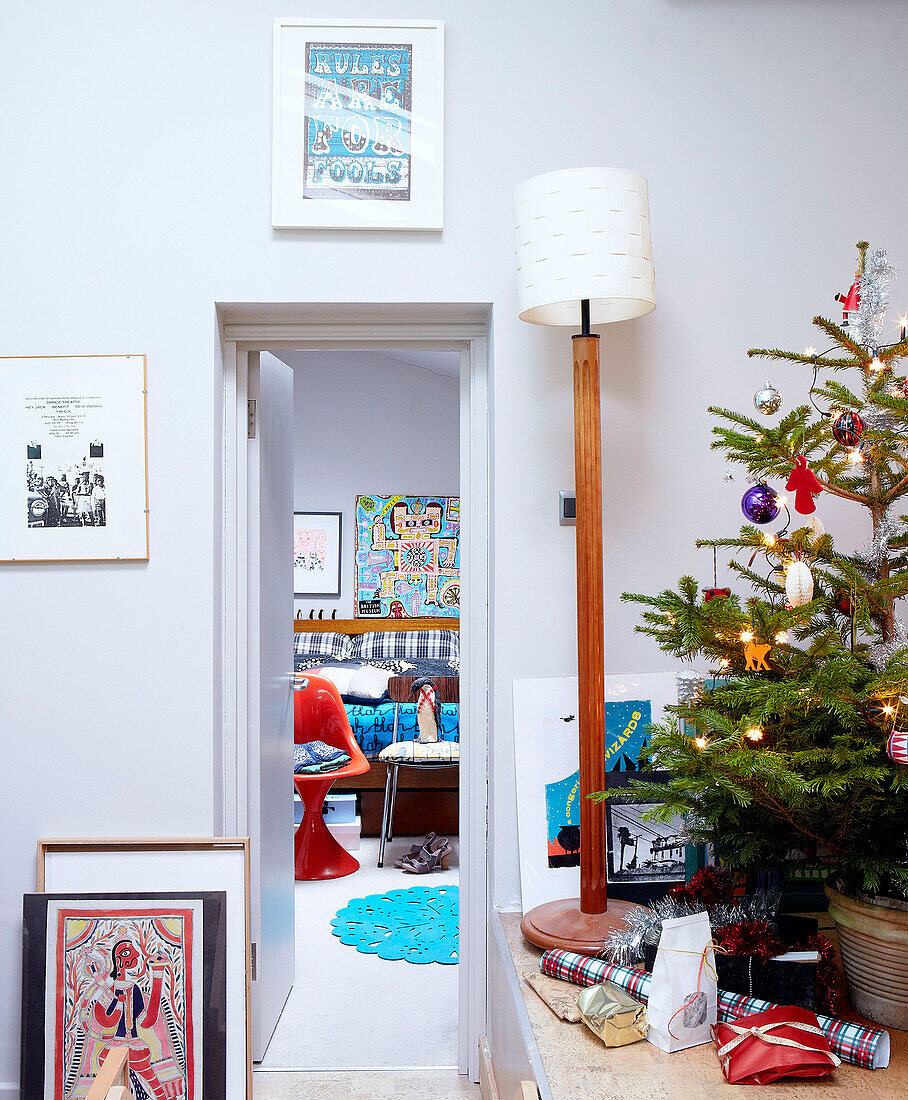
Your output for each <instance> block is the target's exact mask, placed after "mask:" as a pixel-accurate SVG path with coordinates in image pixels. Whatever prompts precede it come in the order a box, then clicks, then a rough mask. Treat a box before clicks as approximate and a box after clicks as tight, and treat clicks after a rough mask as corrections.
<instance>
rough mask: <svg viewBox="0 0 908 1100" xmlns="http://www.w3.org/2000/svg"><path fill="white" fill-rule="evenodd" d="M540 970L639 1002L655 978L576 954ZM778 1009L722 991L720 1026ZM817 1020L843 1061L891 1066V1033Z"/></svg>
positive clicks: (553, 956) (554, 956)
mask: <svg viewBox="0 0 908 1100" xmlns="http://www.w3.org/2000/svg"><path fill="white" fill-rule="evenodd" d="M539 969H540V970H541V971H542V973H543V974H548V975H549V976H550V977H552V978H561V979H562V980H563V981H567V982H574V984H575V985H596V984H597V983H598V982H606V981H608V982H614V983H615V985H620V986H621V988H622V989H625V990H627V992H628V993H630V995H631V996H632V997H636V998H637V999H638V1000H641V1001H646V1000H647V999H648V997H649V984H650V979H651V975H649V974H647V972H646V971H645V970H637V969H635V968H634V967H630V966H616V965H615V964H613V963H607V962H603V960H602V959H591V958H588V957H587V956H586V955H577V954H575V953H574V952H573V951H546V952H545V954H544V955H543V956H542V958H541V959H540V960H539ZM777 1007H778V1006H777V1005H773V1004H770V1003H769V1001H762V1000H760V999H758V998H757V997H747V996H745V995H744V994H739V993H726V992H725V991H724V990H722V989H720V990H719V1022H720V1023H728V1022H729V1021H730V1020H737V1019H739V1018H740V1017H741V1016H749V1015H750V1014H751V1013H754V1012H767V1011H768V1010H769V1009H772V1008H777ZM817 1021H818V1023H819V1025H820V1030H821V1031H822V1032H823V1034H824V1035H825V1036H826V1041H827V1042H828V1043H829V1046H830V1047H831V1049H832V1050H833V1052H834V1053H835V1054H837V1055H838V1056H839V1057H840V1058H841V1059H842V1061H843V1062H850V1063H851V1065H853V1066H860V1067H861V1069H885V1068H886V1066H888V1065H889V1033H888V1032H886V1031H883V1029H882V1028H878V1027H865V1026H864V1025H863V1024H853V1023H849V1022H848V1021H847V1020H834V1019H833V1018H832V1017H831V1016H817Z"/></svg>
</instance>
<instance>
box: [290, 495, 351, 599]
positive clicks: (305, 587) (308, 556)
mask: <svg viewBox="0 0 908 1100" xmlns="http://www.w3.org/2000/svg"><path fill="white" fill-rule="evenodd" d="M343 520H344V516H343V513H342V512H294V513H293V595H294V597H295V598H297V599H304V598H305V597H307V596H324V597H327V598H337V597H339V596H340V593H341V535H342V532H343Z"/></svg>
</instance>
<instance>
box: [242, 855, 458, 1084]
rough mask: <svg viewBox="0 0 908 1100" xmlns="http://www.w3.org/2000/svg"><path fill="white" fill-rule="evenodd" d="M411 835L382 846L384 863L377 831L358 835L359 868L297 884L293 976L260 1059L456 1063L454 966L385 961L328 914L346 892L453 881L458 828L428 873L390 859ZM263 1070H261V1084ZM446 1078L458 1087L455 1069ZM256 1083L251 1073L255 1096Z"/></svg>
mask: <svg viewBox="0 0 908 1100" xmlns="http://www.w3.org/2000/svg"><path fill="white" fill-rule="evenodd" d="M414 842H415V838H412V837H401V838H397V839H395V840H393V841H392V842H391V843H390V844H389V845H388V846H387V848H386V851H385V866H384V867H382V868H378V867H376V866H375V861H376V859H377V858H378V840H377V839H364V840H363V842H362V847H361V848H360V850H359V851H358V852H355V853H354V855H355V856H356V858H357V859H358V860H359V861H360V863H361V865H362V866H361V867H360V869H359V871H357V872H356V873H355V874H353V875H348V876H347V877H346V878H341V879H330V880H328V881H327V882H298V883H297V884H296V979H295V981H294V985H293V990H292V992H291V994H290V996H289V998H288V999H287V1004H286V1005H285V1006H284V1011H283V1012H282V1013H281V1018H280V1020H279V1021H278V1025H277V1027H276V1028H275V1031H274V1035H273V1036H272V1039H271V1042H270V1043H269V1045H268V1049H267V1051H266V1052H265V1057H264V1059H263V1060H262V1062H261V1063H260V1066H258V1067H257V1068H258V1069H262V1070H321V1069H339V1070H345V1069H387V1068H390V1067H440V1068H447V1067H454V1066H456V1065H457V982H458V969H459V968H458V967H457V966H442V965H440V964H438V963H430V964H427V965H422V966H416V965H414V964H413V963H408V962H404V961H400V962H388V961H385V960H384V959H380V958H378V957H377V956H375V955H363V954H361V953H360V952H359V951H357V950H356V949H355V948H354V947H347V946H345V945H344V944H342V943H341V942H340V940H339V939H338V938H337V937H336V936H333V935H332V934H331V918H332V917H333V916H334V915H335V913H336V912H337V911H338V909H340V908H342V907H343V906H344V905H346V903H347V902H348V901H349V900H350V899H351V898H355V897H365V896H366V895H367V894H375V893H379V892H381V891H383V890H393V889H407V888H409V887H411V886H428V885H430V884H431V885H433V886H440V885H442V884H446V883H456V882H457V862H458V845H457V838H456V837H452V838H451V843H452V845H453V847H454V856H453V858H452V860H451V863H450V866H449V868H448V870H447V871H439V872H435V873H434V874H432V875H428V876H427V875H407V874H404V872H403V871H399V870H397V869H396V868H395V867H394V859H395V858H399V856H400V855H402V854H404V853H405V852H406V851H407V850H408V849H409V847H410V845H411V844H412V843H414ZM269 1076H270V1074H267V1073H261V1074H259V1078H258V1080H262V1084H261V1088H262V1089H265V1088H266V1087H267V1086H266V1084H265V1083H264V1080H263V1079H265V1078H267V1077H269ZM455 1076H456V1075H455ZM452 1085H457V1087H459V1084H458V1082H457V1081H456V1080H455V1078H452ZM259 1091H260V1085H259V1083H258V1082H257V1085H256V1095H257V1096H258V1095H259ZM262 1095H263V1096H271V1095H274V1094H273V1093H271V1092H263V1093H262ZM288 1095H290V1094H288ZM300 1095H302V1094H300ZM314 1095H318V1093H315V1094H314ZM376 1095H377V1094H376ZM388 1095H394V1094H393V1093H389V1094H388ZM439 1095H440V1094H439ZM445 1095H447V1093H445ZM452 1095H453V1094H452Z"/></svg>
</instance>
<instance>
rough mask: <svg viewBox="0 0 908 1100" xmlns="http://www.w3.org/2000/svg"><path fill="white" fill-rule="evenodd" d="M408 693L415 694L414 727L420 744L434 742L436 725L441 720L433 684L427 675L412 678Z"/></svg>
mask: <svg viewBox="0 0 908 1100" xmlns="http://www.w3.org/2000/svg"><path fill="white" fill-rule="evenodd" d="M410 694H411V695H415V696H416V729H417V730H418V731H419V736H418V737H417V741H418V742H419V744H420V745H429V744H434V743H435V742H436V741H437V740H438V726H439V723H440V722H441V704H440V703H439V702H438V694H437V691H436V689H435V684H434V683H433V682H432V680H431V679H430V678H429V677H428V676H423V677H422V678H421V679H419V680H414V681H413V683H412V684H411V685H410Z"/></svg>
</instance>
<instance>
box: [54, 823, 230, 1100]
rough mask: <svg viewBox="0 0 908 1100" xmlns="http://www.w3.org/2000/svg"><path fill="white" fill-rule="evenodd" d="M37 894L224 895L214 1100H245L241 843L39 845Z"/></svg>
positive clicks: (182, 840)
mask: <svg viewBox="0 0 908 1100" xmlns="http://www.w3.org/2000/svg"><path fill="white" fill-rule="evenodd" d="M37 889H38V890H39V891H40V892H44V891H45V890H46V891H48V892H51V893H69V894H77V895H78V896H80V897H84V895H85V894H86V893H101V892H104V893H107V894H108V895H112V894H119V893H122V892H124V891H125V892H129V893H135V894H137V895H139V894H141V895H142V896H143V897H148V895H149V892H153V893H157V892H160V891H189V892H195V893H196V894H197V893H198V892H199V891H211V890H215V891H224V893H225V895H226V899H227V902H226V910H225V929H226V949H225V965H226V984H225V1001H224V1003H225V1013H226V1015H225V1019H226V1034H227V1035H228V1036H230V1040H231V1041H230V1043H228V1044H227V1055H226V1066H225V1086H224V1089H223V1091H222V1093H221V1096H222V1097H223V1100H252V987H251V984H250V982H251V973H252V967H251V946H250V933H249V930H250V912H249V839H248V837H158V838H151V839H143V838H136V839H131V838H110V839H79V840H66V839H52V840H39V841H38V874H37ZM244 1038H245V1042H244V1041H243V1040H244ZM203 1100H208V1098H207V1097H205V1098H203Z"/></svg>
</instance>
